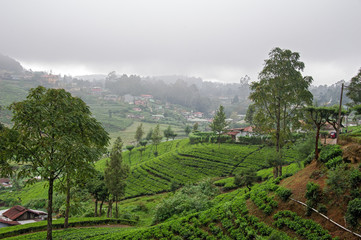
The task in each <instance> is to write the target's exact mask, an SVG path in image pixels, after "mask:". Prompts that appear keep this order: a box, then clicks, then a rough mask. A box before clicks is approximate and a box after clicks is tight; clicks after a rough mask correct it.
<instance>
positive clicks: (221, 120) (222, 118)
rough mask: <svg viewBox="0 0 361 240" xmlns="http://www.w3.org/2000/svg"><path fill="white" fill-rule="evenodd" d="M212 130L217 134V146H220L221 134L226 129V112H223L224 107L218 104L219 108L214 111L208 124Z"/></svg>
mask: <svg viewBox="0 0 361 240" xmlns="http://www.w3.org/2000/svg"><path fill="white" fill-rule="evenodd" d="M209 126H210V127H211V129H212V131H213V132H214V133H216V134H218V147H220V146H221V135H222V133H223V132H224V131H225V130H226V127H227V122H226V114H225V113H224V107H223V106H222V105H220V106H219V109H218V110H217V112H216V115H215V116H214V118H213V121H212V123H211V124H210V125H209Z"/></svg>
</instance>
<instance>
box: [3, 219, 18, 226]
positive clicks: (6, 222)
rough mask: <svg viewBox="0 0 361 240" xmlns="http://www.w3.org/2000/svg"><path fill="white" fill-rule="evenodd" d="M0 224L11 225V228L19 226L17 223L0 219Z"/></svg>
mask: <svg viewBox="0 0 361 240" xmlns="http://www.w3.org/2000/svg"><path fill="white" fill-rule="evenodd" d="M0 223H5V224H8V225H11V226H14V225H19V224H20V223H18V222H17V221H6V220H4V219H1V218H0Z"/></svg>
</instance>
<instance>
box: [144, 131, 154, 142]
mask: <svg viewBox="0 0 361 240" xmlns="http://www.w3.org/2000/svg"><path fill="white" fill-rule="evenodd" d="M152 135H153V128H151V129H149V131H148V133H147V136H146V137H145V139H147V141H148V142H149V141H150V140H152Z"/></svg>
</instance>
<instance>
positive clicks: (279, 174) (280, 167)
mask: <svg viewBox="0 0 361 240" xmlns="http://www.w3.org/2000/svg"><path fill="white" fill-rule="evenodd" d="M278 176H280V177H281V176H282V163H281V164H280V165H279V166H278Z"/></svg>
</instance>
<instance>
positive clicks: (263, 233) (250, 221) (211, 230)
mask: <svg viewBox="0 0 361 240" xmlns="http://www.w3.org/2000/svg"><path fill="white" fill-rule="evenodd" d="M277 187H278V185H276V184H274V183H273V182H272V181H267V182H265V183H261V184H256V186H254V187H253V188H252V190H251V192H247V193H246V192H245V191H244V189H243V188H242V189H237V190H235V191H233V192H230V193H226V194H221V195H218V196H217V197H216V198H215V199H213V200H212V201H213V203H214V204H213V206H212V207H211V208H209V209H208V210H205V211H201V212H197V213H193V214H190V215H187V216H186V217H182V218H178V219H175V220H171V221H167V222H165V223H162V224H159V225H156V226H152V227H141V228H130V229H124V228H87V231H85V230H84V229H69V230H57V231H54V239H59V240H60V239H90V240H100V239H102V240H103V239H104V240H111V239H212V240H216V239H227V240H231V239H268V238H269V236H271V235H277V237H278V238H277V239H284V240H290V239H293V237H294V236H297V238H300V239H301V238H302V237H303V236H305V233H306V232H307V229H298V230H297V231H295V232H294V233H293V234H294V235H293V237H290V236H288V235H287V234H286V233H285V232H281V230H282V229H281V230H278V229H276V227H275V226H273V225H267V224H265V223H264V222H262V221H260V220H259V219H258V218H257V217H255V216H253V215H251V214H250V213H249V210H248V209H247V204H246V199H247V198H248V197H247V195H248V196H249V195H252V196H254V198H255V200H257V199H258V201H261V200H262V201H264V203H267V204H268V201H270V200H269V199H271V198H272V199H273V200H272V201H276V200H277V199H278V198H273V197H269V196H267V195H268V194H267V193H268V192H271V191H274V190H275V189H276V188H277ZM257 192H262V193H263V197H262V199H260V198H257ZM143 199H144V198H143ZM135 201H136V200H135ZM128 204H131V202H130V201H129V202H128ZM258 204H259V205H260V206H261V207H263V205H262V202H259V203H258ZM267 204H266V205H267ZM273 208H274V209H277V206H276V205H275V204H274V205H273ZM271 214H273V213H271ZM276 214H277V213H276ZM276 214H275V215H276ZM278 215H279V214H278ZM278 215H276V216H278ZM298 221H305V220H302V218H299V220H298ZM307 223H308V225H307V226H311V227H312V226H316V225H315V223H314V222H313V221H311V220H307ZM307 226H305V228H307ZM327 234H328V232H327V231H325V230H324V229H323V228H322V227H320V226H317V231H313V232H312V236H313V237H314V239H321V238H322V237H323V236H326V235H327ZM44 236H45V232H41V233H40V232H39V233H33V234H28V235H24V236H18V237H16V238H10V239H43V238H44ZM327 239H331V238H327Z"/></svg>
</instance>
